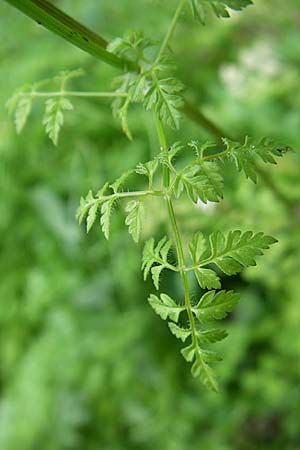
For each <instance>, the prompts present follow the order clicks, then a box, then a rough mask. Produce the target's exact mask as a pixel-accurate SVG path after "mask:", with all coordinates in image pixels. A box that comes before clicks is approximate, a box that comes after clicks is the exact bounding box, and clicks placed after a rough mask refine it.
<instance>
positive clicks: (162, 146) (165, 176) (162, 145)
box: [155, 114, 170, 189]
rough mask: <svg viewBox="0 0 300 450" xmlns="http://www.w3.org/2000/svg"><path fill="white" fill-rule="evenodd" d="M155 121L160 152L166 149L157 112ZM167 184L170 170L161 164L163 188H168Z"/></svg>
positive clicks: (164, 137)
mask: <svg viewBox="0 0 300 450" xmlns="http://www.w3.org/2000/svg"><path fill="white" fill-rule="evenodd" d="M155 123H156V130H157V134H158V140H159V144H160V150H161V151H162V152H163V151H168V150H167V141H166V136H165V133H164V128H163V124H162V122H161V120H160V118H159V116H158V114H155ZM169 184H170V171H169V168H168V167H167V166H163V186H164V188H166V189H168V187H169Z"/></svg>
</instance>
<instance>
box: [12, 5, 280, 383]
mask: <svg viewBox="0 0 300 450" xmlns="http://www.w3.org/2000/svg"><path fill="white" fill-rule="evenodd" d="M20 3H22V2H20ZM187 3H190V6H191V8H192V12H193V15H194V18H195V19H199V20H200V21H201V22H203V23H204V22H205V15H206V9H207V8H208V7H211V8H212V10H213V12H214V13H215V14H216V15H217V17H229V12H228V8H232V9H233V10H238V11H239V10H242V9H243V8H245V7H246V6H248V5H249V4H251V3H252V2H251V1H244V0H237V1H233V2H232V1H229V2H223V1H222V2H219V1H213V2H210V1H198V0H197V1H191V2H186V1H183V0H181V1H180V2H178V6H177V9H176V11H175V14H174V17H173V19H172V20H171V23H170V26H169V29H168V31H167V34H166V36H165V38H164V39H163V41H162V43H161V44H158V43H157V42H155V41H152V40H151V39H149V38H147V37H145V36H144V33H142V32H136V31H128V32H126V34H125V36H124V37H123V38H116V39H115V40H113V41H112V42H111V43H109V44H108V46H107V51H108V52H111V53H112V54H115V55H116V56H118V57H119V58H125V59H126V61H130V62H131V64H130V67H134V68H135V69H130V70H129V71H128V72H125V73H124V74H122V75H118V77H117V79H116V80H115V82H114V84H115V85H116V86H117V88H116V90H115V91H114V92H112V93H110V92H103V93H102V92H97V93H95V96H96V97H99V96H100V97H101V96H102V97H105V96H106V97H113V98H114V99H113V103H112V108H113V113H114V116H115V117H117V118H119V119H120V120H121V123H122V128H123V131H124V133H125V134H126V135H127V137H128V138H129V139H132V134H131V131H130V128H129V125H128V120H127V114H128V108H129V107H130V105H131V104H133V103H140V104H141V105H142V106H143V107H144V108H145V109H146V110H147V111H150V112H152V113H153V114H154V116H155V122H156V130H157V135H158V140H159V143H160V151H159V152H158V154H157V156H156V157H155V159H153V160H151V161H148V162H147V163H140V164H139V165H138V166H137V168H136V169H135V170H132V171H127V172H125V173H124V174H123V175H121V176H120V178H119V179H117V180H116V181H115V182H114V183H112V184H110V185H109V184H108V183H106V184H105V185H104V186H103V187H102V188H101V189H100V190H99V191H98V192H97V193H96V194H95V195H94V194H93V193H92V192H91V191H90V192H89V193H88V195H87V197H86V198H82V199H81V202H80V207H79V208H78V211H77V218H78V219H79V222H80V223H81V222H82V221H83V220H84V219H85V218H86V226H87V231H88V232H89V231H90V229H91V228H92V226H93V225H94V223H95V222H96V220H97V218H98V216H100V225H101V228H102V231H103V233H104V236H105V238H106V239H108V238H109V236H110V226H111V216H112V212H113V210H114V207H115V204H116V202H117V201H119V200H122V199H124V200H127V204H126V206H125V213H126V219H125V224H126V225H127V226H128V231H129V233H130V234H131V236H132V238H133V240H134V241H135V242H136V243H138V242H139V238H140V235H141V230H142V229H143V220H144V218H145V215H146V213H147V200H148V198H149V197H152V196H155V197H160V198H161V200H162V204H163V206H164V207H165V208H166V210H167V220H168V222H169V228H170V230H171V234H170V236H169V237H164V238H162V239H161V240H160V241H159V242H158V244H157V245H155V243H154V240H153V238H151V239H150V240H148V241H147V242H146V244H145V249H144V253H143V262H142V269H143V271H144V278H145V279H146V278H147V275H148V274H149V273H151V276H152V279H153V283H154V286H155V288H156V289H157V290H159V282H160V277H161V273H162V271H163V270H164V269H167V270H168V269H169V270H171V271H174V272H177V273H178V274H179V275H180V277H181V281H182V292H183V298H178V299H176V300H174V299H172V298H171V297H169V295H167V294H166V293H162V294H160V297H157V296H155V295H153V294H151V295H150V297H149V303H150V305H151V306H152V308H153V309H154V311H155V312H156V313H157V314H158V315H159V316H160V317H161V318H162V319H164V320H167V319H170V320H171V322H169V328H170V330H171V332H172V333H173V334H174V335H175V336H176V337H177V338H178V339H181V340H182V341H184V342H185V341H186V340H188V346H187V347H184V348H183V349H182V351H181V353H182V355H183V357H184V358H185V359H186V361H188V362H192V369H191V370H192V374H193V376H195V377H197V376H199V377H200V379H201V381H202V382H203V383H204V384H205V385H206V386H207V387H209V388H211V389H213V390H214V391H217V390H218V385H217V381H216V377H215V373H214V370H213V369H212V368H211V363H215V362H217V361H221V360H222V358H221V357H220V356H219V354H218V353H216V352H215V351H212V350H211V349H210V344H212V343H216V342H218V341H220V340H222V339H224V338H225V337H226V336H227V333H225V332H220V330H211V329H210V328H206V324H207V323H209V324H210V323H211V322H214V320H218V319H223V318H224V317H226V316H227V314H228V313H229V312H231V311H232V310H233V308H234V306H235V305H236V304H237V302H238V299H239V296H238V295H237V294H236V293H234V292H232V291H224V290H219V289H221V282H220V278H219V276H218V271H219V270H220V271H222V272H223V273H225V274H226V275H228V276H230V275H234V274H236V273H238V272H240V271H241V270H243V269H244V268H245V267H249V266H254V265H256V259H257V257H258V256H261V255H263V251H264V250H267V249H269V247H270V245H272V244H274V243H276V239H274V238H273V237H271V236H266V235H264V234H263V233H262V232H259V233H254V232H252V231H245V232H242V231H240V230H234V231H229V233H228V234H227V235H224V234H223V233H222V231H219V230H216V231H214V232H213V233H212V234H211V235H209V236H206V237H205V236H204V235H203V234H202V233H201V230H199V232H197V234H196V235H195V236H194V238H192V240H191V242H190V243H189V252H190V260H187V258H186V256H185V250H184V248H183V243H182V238H181V233H180V230H179V227H178V225H177V219H176V214H175V210H174V207H173V200H174V199H178V198H180V197H181V196H182V195H187V197H188V198H189V199H190V201H191V202H193V203H197V202H198V201H201V202H203V203H204V204H205V203H207V202H208V201H210V202H219V201H221V200H222V199H223V196H224V193H223V186H224V180H223V177H222V164H224V161H223V160H224V159H228V160H231V161H233V163H234V164H235V166H236V168H237V169H238V170H239V171H241V172H244V174H245V175H246V177H247V178H250V179H251V180H252V181H254V182H256V178H257V173H256V165H257V160H259V159H261V160H262V161H263V162H264V163H272V164H275V163H276V161H275V157H280V156H282V155H283V154H284V153H285V152H286V150H287V149H286V147H282V146H280V145H279V144H277V143H274V142H272V141H271V140H270V139H268V138H263V139H260V140H259V141H258V142H255V141H254V140H253V139H250V138H248V137H246V138H245V141H244V142H241V143H239V142H233V141H230V140H229V139H226V137H225V136H223V137H222V141H223V142H219V143H218V142H216V143H212V142H201V143H200V142H197V141H191V142H190V143H188V145H187V146H186V145H184V144H183V143H179V142H177V143H175V144H172V145H171V146H169V143H168V144H167V138H166V133H165V126H167V127H171V128H174V129H179V128H180V119H181V116H182V112H181V110H182V107H183V104H184V100H183V97H182V91H183V90H184V85H183V83H182V82H181V81H180V80H178V79H177V78H176V76H175V74H174V67H175V63H176V61H175V57H174V55H173V54H172V53H171V51H170V45H171V39H172V36H173V33H174V31H175V28H176V25H177V22H178V20H179V18H180V14H181V12H182V11H183V10H184V8H185V7H186V5H187ZM44 6H45V7H43V4H42V9H43V14H45V17H47V16H48V15H49V12H48V11H47V8H46V3H45V5H44ZM78 75H80V71H74V72H69V73H68V72H62V73H61V74H60V75H59V76H57V77H56V78H55V79H54V82H56V83H58V85H59V90H58V91H57V92H41V91H39V90H38V89H39V88H40V86H41V85H43V84H46V83H48V81H47V80H46V81H45V82H44V81H42V82H40V83H37V84H33V85H28V86H26V89H21V90H20V91H17V92H16V93H15V94H14V96H13V97H12V98H11V99H10V100H9V101H8V104H7V106H8V109H9V110H10V111H12V112H14V115H15V123H16V129H17V131H18V132H20V131H22V129H23V127H24V125H25V123H26V120H27V118H28V116H29V113H30V110H31V103H32V100H33V98H34V97H46V98H47V97H50V98H47V99H46V103H45V113H44V117H43V125H44V126H45V131H46V133H47V134H48V136H49V137H50V139H51V140H52V142H53V143H54V145H57V143H58V136H59V133H60V129H61V127H62V125H63V122H64V113H65V111H71V110H73V104H72V103H71V102H70V100H69V97H72V96H87V95H91V96H93V95H94V94H93V93H89V92H69V91H67V90H66V89H65V86H66V82H67V81H68V80H69V79H70V78H73V77H74V76H78ZM218 147H219V149H218ZM224 147H225V149H224ZM189 148H190V149H191V150H192V151H193V152H194V154H195V155H194V156H195V158H194V159H191V160H190V161H189V162H188V163H187V165H186V166H184V167H181V168H180V169H178V168H177V167H176V166H175V164H174V160H175V157H177V156H178V153H179V152H184V153H187V152H189ZM208 150H209V151H210V153H209V154H208V153H207V151H208ZM211 152H212V153H211ZM134 173H135V174H139V175H146V177H147V178H148V185H147V186H146V188H145V190H142V191H127V190H124V184H125V183H126V181H127V179H128V177H129V176H130V175H133V174H134ZM108 191H110V192H108ZM172 248H174V250H175V253H176V259H177V263H176V264H175V265H173V264H171V263H170V262H169V260H168V255H169V252H170V250H171V249H172ZM189 271H191V272H194V274H195V276H196V279H197V281H198V283H199V285H200V287H201V289H204V290H207V289H208V290H209V291H207V292H206V293H204V294H203V295H202V296H201V298H200V299H197V300H196V301H193V300H192V299H191V292H190V287H189V282H188V278H187V273H188V272H189ZM215 289H218V290H217V291H216V290H215ZM183 312H185V316H184V317H183V314H182V313H183ZM179 320H180V322H179ZM179 323H180V324H179Z"/></svg>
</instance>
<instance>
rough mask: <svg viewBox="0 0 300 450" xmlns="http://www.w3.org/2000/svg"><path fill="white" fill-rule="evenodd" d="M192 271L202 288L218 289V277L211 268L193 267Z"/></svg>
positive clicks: (219, 283) (219, 284) (219, 285)
mask: <svg viewBox="0 0 300 450" xmlns="http://www.w3.org/2000/svg"><path fill="white" fill-rule="evenodd" d="M194 273H195V276H196V278H197V281H198V283H199V285H200V287H202V289H220V287H221V282H220V278H219V277H218V275H217V274H216V273H215V272H214V271H213V270H211V269H202V268H201V269H199V268H195V269H194Z"/></svg>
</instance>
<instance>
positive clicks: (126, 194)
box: [87, 190, 164, 206]
mask: <svg viewBox="0 0 300 450" xmlns="http://www.w3.org/2000/svg"><path fill="white" fill-rule="evenodd" d="M150 195H151V196H156V197H162V196H163V195H164V193H163V192H162V191H153V190H152V191H151V190H148V191H131V192H117V193H115V194H110V195H103V196H101V197H97V198H95V199H94V200H91V201H89V202H87V205H89V206H91V205H94V204H95V203H102V202H105V201H107V200H110V199H112V198H115V199H117V198H127V197H148V196H150Z"/></svg>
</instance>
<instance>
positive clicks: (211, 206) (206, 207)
mask: <svg viewBox="0 0 300 450" xmlns="http://www.w3.org/2000/svg"><path fill="white" fill-rule="evenodd" d="M196 208H198V209H201V210H202V211H203V212H204V213H205V214H212V213H213V212H214V210H215V209H216V203H214V202H207V203H204V202H202V200H200V198H198V201H197V203H196Z"/></svg>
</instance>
